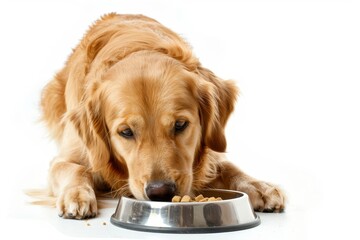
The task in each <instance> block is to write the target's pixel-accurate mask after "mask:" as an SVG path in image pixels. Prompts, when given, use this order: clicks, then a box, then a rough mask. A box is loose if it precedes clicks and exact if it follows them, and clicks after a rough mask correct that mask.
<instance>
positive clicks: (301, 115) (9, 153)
mask: <svg viewBox="0 0 360 240" xmlns="http://www.w3.org/2000/svg"><path fill="white" fill-rule="evenodd" d="M108 12H118V13H141V14H145V15H148V16H150V17H153V18H155V19H157V20H158V21H160V22H161V23H163V24H164V25H165V26H168V27H169V28H171V29H173V30H174V31H175V32H177V33H179V34H180V35H182V36H183V37H184V38H185V39H187V41H189V42H190V43H191V45H192V46H193V48H194V51H195V53H196V55H197V56H198V57H199V58H200V60H201V62H202V63H203V65H204V66H206V67H208V68H210V69H212V70H213V71H214V72H215V73H216V74H217V75H219V76H220V77H222V78H224V79H233V80H235V81H236V82H237V85H238V86H239V88H240V89H241V96H240V97H239V99H238V102H237V105H236V110H235V112H234V114H233V115H232V117H231V119H230V121H229V123H228V126H227V138H228V150H227V151H228V157H229V159H230V160H231V161H233V162H235V163H236V164H237V165H239V166H240V167H241V168H242V169H243V170H244V171H245V172H247V173H249V174H250V175H252V176H255V177H257V178H260V179H264V180H267V181H270V182H274V183H277V184H279V185H280V186H281V187H282V188H283V189H284V190H285V191H286V193H287V195H288V208H287V210H286V212H285V213H282V214H260V217H261V218H262V224H261V225H260V226H259V227H256V228H253V229H250V230H246V231H240V232H233V233H224V234H213V235H206V236H202V235H192V236H191V238H192V239H196V238H204V237H206V238H208V239H227V238H232V239H234V238H235V239H236V238H237V239H240V238H241V239H319V238H321V239H323V238H325V237H334V239H335V238H337V237H345V238H347V239H356V238H357V239H358V238H359V234H358V231H357V226H358V223H356V221H357V222H358V217H359V206H358V205H359V202H360V199H359V185H358V184H359V182H360V179H359V169H360V168H359V166H358V164H357V162H359V160H360V17H359V16H360V8H359V4H358V1H325V0H323V1H320V0H315V1H311V0H308V1H285V0H283V1H250V0H249V1H226V0H222V1H220V0H219V1H194V0H193V1H184V0H183V1H166V0H164V1H160V0H159V1H136V0H132V1H130V0H129V1H120V0H118V1H115V0H114V1H106V0H102V1H100V0H98V1H95V0H83V1H79V0H72V1H70V0H69V1H64V0H63V1H50V0H47V1H45V0H44V1H35V0H27V1H25V0H24V1H20V0H9V1H4V0H1V2H0V110H1V118H0V139H1V145H0V146H1V150H0V151H1V155H0V157H1V160H0V161H1V165H0V166H1V173H0V180H1V181H0V184H1V188H0V191H1V198H0V204H1V205H0V207H1V211H0V216H1V223H0V229H1V233H2V234H8V237H6V238H7V239H8V238H18V237H36V238H37V239H39V238H40V239H62V238H66V239H68V238H76V239H78V237H83V238H89V237H91V236H93V237H116V238H128V239H169V238H173V239H184V238H186V237H188V236H182V235H165V234H150V233H139V232H134V231H128V230H123V229H120V228H116V227H114V226H112V225H111V224H110V223H109V217H110V215H111V214H112V212H113V210H114V209H113V208H107V209H104V210H103V211H102V212H100V216H99V217H98V218H97V219H93V220H90V221H88V223H90V226H87V225H86V222H81V221H74V220H62V219H60V218H58V217H57V216H56V211H55V210H54V209H48V208H43V207H37V206H31V205H28V204H26V201H28V199H27V198H26V197H25V196H24V195H23V193H22V190H23V189H25V188H31V187H32V188H33V187H35V188H36V187H43V186H45V185H46V173H47V169H48V164H49V161H50V160H51V159H52V157H54V156H55V154H56V147H55V145H54V143H53V142H52V141H51V140H49V139H48V138H47V133H46V130H45V129H44V128H43V126H42V125H41V124H40V123H38V122H37V119H38V118H39V116H40V112H39V107H38V105H39V99H40V92H41V89H42V87H43V86H44V85H45V84H46V83H47V82H48V81H49V80H50V79H51V77H52V76H53V75H54V73H55V72H56V71H57V70H59V69H60V68H61V67H62V65H63V63H64V61H65V60H66V58H67V56H68V55H69V54H70V52H71V49H72V48H74V47H75V46H76V44H77V43H78V42H79V40H80V39H81V37H82V35H83V33H84V32H85V31H86V30H87V28H88V26H89V25H90V24H91V23H92V22H94V21H95V20H96V19H97V18H98V17H99V16H101V15H103V14H104V13H108ZM102 222H106V223H107V225H105V226H104V225H102V224H101V223H102Z"/></svg>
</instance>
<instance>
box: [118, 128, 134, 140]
mask: <svg viewBox="0 0 360 240" xmlns="http://www.w3.org/2000/svg"><path fill="white" fill-rule="evenodd" d="M119 134H120V136H122V137H124V138H132V137H133V136H134V133H133V131H131V129H130V128H127V129H125V130H123V131H121V132H119Z"/></svg>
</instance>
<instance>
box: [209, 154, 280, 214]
mask: <svg viewBox="0 0 360 240" xmlns="http://www.w3.org/2000/svg"><path fill="white" fill-rule="evenodd" d="M218 170H219V171H218V172H219V175H218V177H217V178H216V179H215V181H214V182H213V183H212V184H211V185H212V186H213V187H223V188H227V189H230V190H237V191H241V192H245V193H247V194H248V195H249V198H250V201H251V204H252V206H253V207H254V210H256V211H260V212H282V211H283V210H284V208H285V195H284V193H283V192H282V190H281V189H280V188H278V187H277V186H275V185H273V184H271V183H268V182H264V181H260V180H257V179H255V178H252V177H250V176H248V175H247V174H245V173H244V172H242V171H241V170H240V169H239V168H237V167H236V166H235V165H233V164H232V163H230V162H228V161H222V162H219V165H218Z"/></svg>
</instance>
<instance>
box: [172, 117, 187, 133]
mask: <svg viewBox="0 0 360 240" xmlns="http://www.w3.org/2000/svg"><path fill="white" fill-rule="evenodd" d="M188 125H189V122H187V121H185V120H179V121H176V122H175V126H174V129H175V133H180V132H182V131H184V130H185V128H186V127H187V126H188Z"/></svg>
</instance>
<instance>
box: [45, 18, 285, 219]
mask: <svg viewBox="0 0 360 240" xmlns="http://www.w3.org/2000/svg"><path fill="white" fill-rule="evenodd" d="M236 96H237V88H236V87H235V85H234V83H233V82H231V81H224V80H222V79H220V78H219V77H217V76H216V75H214V74H213V73H212V72H211V71H209V70H208V69H206V68H204V67H202V66H201V64H200V63H199V61H198V59H197V58H196V57H195V56H194V54H193V53H192V51H191V48H190V47H189V45H188V44H187V43H186V42H185V41H184V40H183V39H181V38H180V37H179V36H178V35H177V34H175V33H174V32H172V31H171V30H169V29H167V28H166V27H164V26H163V25H161V24H160V23H158V22H157V21H155V20H153V19H151V18H148V17H145V16H142V15H118V14H108V15H105V16H103V17H102V18H101V19H100V20H98V21H96V22H95V24H94V25H93V26H92V27H91V28H90V30H89V31H88V32H87V34H86V35H85V36H84V38H83V39H82V41H81V42H80V44H79V45H78V46H77V47H76V48H75V49H74V51H73V53H72V54H71V56H70V57H69V59H68V61H67V62H66V64H65V66H64V68H63V69H62V70H61V71H60V72H59V73H57V74H56V76H55V78H54V79H53V80H52V81H51V82H50V83H49V84H48V85H47V86H46V87H45V88H44V90H43V94H42V101H41V106H42V110H43V120H44V121H45V122H46V124H47V126H48V128H49V129H50V131H51V134H52V137H53V138H54V139H56V141H57V143H58V145H59V154H58V156H57V157H56V158H55V159H54V160H53V161H52V163H51V166H50V170H49V195H50V196H54V197H55V198H56V207H57V209H58V212H59V215H60V216H63V217H64V218H77V219H82V218H88V217H93V216H95V215H96V213H97V202H96V194H97V193H98V192H100V191H101V192H109V193H110V194H111V195H112V196H118V195H132V196H134V197H136V198H138V199H147V196H146V194H145V193H144V187H145V185H146V183H147V182H149V181H153V180H172V181H174V182H175V183H176V186H177V192H176V193H177V194H180V195H184V194H190V193H191V192H192V191H194V190H201V189H204V188H226V189H235V190H240V191H244V192H246V193H247V194H249V196H250V199H251V202H252V205H253V207H254V209H255V210H258V211H263V210H266V211H282V210H283V209H284V196H283V193H282V192H281V191H280V190H279V189H278V188H277V187H275V186H273V185H271V184H269V183H266V182H262V181H258V180H256V179H254V178H252V177H250V176H248V175H246V174H245V173H243V172H242V171H241V170H239V169H238V168H237V167H235V166H234V165H233V164H231V163H230V162H228V161H226V160H225V157H224V155H223V153H222V152H224V151H225V149H226V140H225V136H224V127H225V125H226V122H227V120H228V117H229V115H230V113H231V112H232V111H233V109H234V102H235V100H236ZM185 123H186V124H188V125H187V127H186V129H185V130H182V131H181V132H177V130H174V126H175V124H180V125H181V124H185ZM129 130H131V132H129ZM127 133H128V134H133V136H130V137H124V136H122V135H124V134H127Z"/></svg>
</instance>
